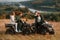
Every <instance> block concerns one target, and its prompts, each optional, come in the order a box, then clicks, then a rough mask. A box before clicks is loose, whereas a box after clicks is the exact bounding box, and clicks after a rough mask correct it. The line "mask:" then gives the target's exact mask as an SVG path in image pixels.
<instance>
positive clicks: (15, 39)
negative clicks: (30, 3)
mask: <svg viewBox="0 0 60 40" xmlns="http://www.w3.org/2000/svg"><path fill="white" fill-rule="evenodd" d="M9 22H10V21H9V20H8V19H7V20H6V19H1V20H0V40H60V22H49V23H51V24H52V25H53V26H54V29H55V32H56V33H55V35H49V34H47V35H40V34H33V35H21V34H15V35H10V34H4V33H5V30H6V28H5V26H4V25H5V23H9ZM32 22H33V20H29V21H28V23H32Z"/></svg>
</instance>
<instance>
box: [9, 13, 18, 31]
mask: <svg viewBox="0 0 60 40" xmlns="http://www.w3.org/2000/svg"><path fill="white" fill-rule="evenodd" d="M10 21H11V24H13V25H15V31H16V32H18V30H17V23H16V21H15V12H12V13H11V15H10Z"/></svg>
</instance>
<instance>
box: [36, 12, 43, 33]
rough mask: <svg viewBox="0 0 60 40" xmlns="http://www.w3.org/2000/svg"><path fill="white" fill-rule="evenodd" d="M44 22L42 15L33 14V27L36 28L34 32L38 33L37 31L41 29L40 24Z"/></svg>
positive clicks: (38, 13)
mask: <svg viewBox="0 0 60 40" xmlns="http://www.w3.org/2000/svg"><path fill="white" fill-rule="evenodd" d="M43 22H44V19H43V17H42V15H41V14H40V12H39V11H36V12H35V26H36V31H37V33H39V30H40V28H41V24H42V23H43Z"/></svg>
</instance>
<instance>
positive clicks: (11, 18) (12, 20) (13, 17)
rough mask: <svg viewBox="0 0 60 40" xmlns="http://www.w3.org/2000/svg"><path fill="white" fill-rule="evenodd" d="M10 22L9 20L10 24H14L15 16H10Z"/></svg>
mask: <svg viewBox="0 0 60 40" xmlns="http://www.w3.org/2000/svg"><path fill="white" fill-rule="evenodd" d="M10 20H11V23H15V16H14V15H11V16H10Z"/></svg>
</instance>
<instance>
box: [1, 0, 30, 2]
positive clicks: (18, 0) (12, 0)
mask: <svg viewBox="0 0 60 40" xmlns="http://www.w3.org/2000/svg"><path fill="white" fill-rule="evenodd" d="M21 1H30V0H0V2H21Z"/></svg>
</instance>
